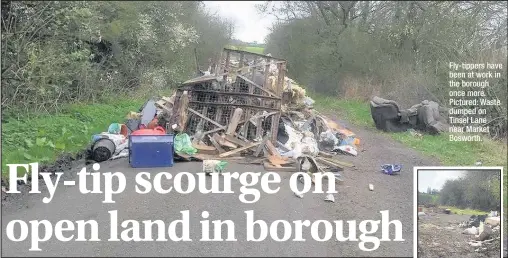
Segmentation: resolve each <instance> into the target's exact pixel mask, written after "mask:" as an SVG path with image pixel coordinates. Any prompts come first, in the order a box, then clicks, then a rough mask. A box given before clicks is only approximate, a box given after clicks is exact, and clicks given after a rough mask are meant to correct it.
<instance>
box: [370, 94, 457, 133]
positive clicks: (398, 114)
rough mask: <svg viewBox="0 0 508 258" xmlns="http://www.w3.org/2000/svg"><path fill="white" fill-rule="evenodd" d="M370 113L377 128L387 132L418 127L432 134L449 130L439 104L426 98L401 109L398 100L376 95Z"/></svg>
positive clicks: (371, 102) (403, 130) (371, 103)
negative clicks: (440, 112)
mask: <svg viewBox="0 0 508 258" xmlns="http://www.w3.org/2000/svg"><path fill="white" fill-rule="evenodd" d="M370 113H371V116H372V119H373V120H374V123H375V125H376V128H377V129H378V130H383V131H385V132H405V131H407V130H408V129H418V130H421V131H425V132H428V133H431V134H438V133H440V132H444V131H447V130H448V128H447V125H446V121H445V120H444V119H443V118H442V117H441V116H440V114H439V104H438V103H436V102H434V101H428V100H424V101H422V102H421V103H420V104H416V105H413V106H412V107H411V108H409V109H401V108H400V107H399V105H398V104H397V102H395V101H393V100H387V99H383V98H380V97H377V96H374V97H373V98H372V99H371V101H370Z"/></svg>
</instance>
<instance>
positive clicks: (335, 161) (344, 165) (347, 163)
mask: <svg viewBox="0 0 508 258" xmlns="http://www.w3.org/2000/svg"><path fill="white" fill-rule="evenodd" d="M321 159H325V160H328V161H331V162H333V163H336V164H338V165H341V166H343V167H348V168H352V167H355V165H354V164H352V163H349V162H344V161H340V160H336V159H333V158H321Z"/></svg>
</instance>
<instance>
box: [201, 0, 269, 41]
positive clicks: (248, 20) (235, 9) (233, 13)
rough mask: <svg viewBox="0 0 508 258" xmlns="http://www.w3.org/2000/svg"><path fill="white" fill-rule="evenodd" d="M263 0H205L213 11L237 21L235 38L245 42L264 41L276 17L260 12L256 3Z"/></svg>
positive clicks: (206, 4)
mask: <svg viewBox="0 0 508 258" xmlns="http://www.w3.org/2000/svg"><path fill="white" fill-rule="evenodd" d="M260 3H262V1H231V2H227V1H226V2H223V1H204V4H205V6H206V7H207V8H208V9H209V10H210V11H211V12H217V13H218V14H219V15H221V16H223V17H227V18H230V19H232V20H233V21H235V24H236V25H235V34H234V35H233V38H235V39H239V40H242V41H245V42H254V41H257V42H258V43H263V42H264V40H265V37H266V35H268V33H269V32H270V31H269V28H270V27H271V24H272V23H273V22H274V20H275V19H274V17H272V16H267V15H260V14H258V12H257V10H256V8H255V6H254V5H255V4H260Z"/></svg>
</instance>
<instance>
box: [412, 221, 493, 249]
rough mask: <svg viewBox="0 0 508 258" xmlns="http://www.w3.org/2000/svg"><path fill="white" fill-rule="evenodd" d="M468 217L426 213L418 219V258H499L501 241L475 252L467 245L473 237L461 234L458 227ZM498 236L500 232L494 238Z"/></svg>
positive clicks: (460, 229) (461, 230)
mask: <svg viewBox="0 0 508 258" xmlns="http://www.w3.org/2000/svg"><path fill="white" fill-rule="evenodd" d="M469 217H470V216H469V215H457V214H443V213H432V212H430V213H427V215H426V216H424V217H420V218H419V219H418V257H500V256H501V253H500V250H501V241H499V240H496V241H493V242H492V243H491V244H485V245H482V248H484V247H485V248H487V250H481V251H478V252H477V251H475V250H476V249H478V248H479V247H472V246H471V245H469V244H468V242H469V241H470V240H473V239H474V238H475V236H472V235H466V234H462V232H463V231H464V228H460V227H459V226H458V225H459V223H461V222H463V221H467V220H468V219H469ZM499 236H500V231H497V232H496V233H495V237H494V238H496V237H499Z"/></svg>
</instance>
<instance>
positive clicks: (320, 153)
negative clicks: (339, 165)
mask: <svg viewBox="0 0 508 258" xmlns="http://www.w3.org/2000/svg"><path fill="white" fill-rule="evenodd" d="M319 156H323V157H325V158H331V157H333V154H331V153H328V152H324V151H319Z"/></svg>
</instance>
